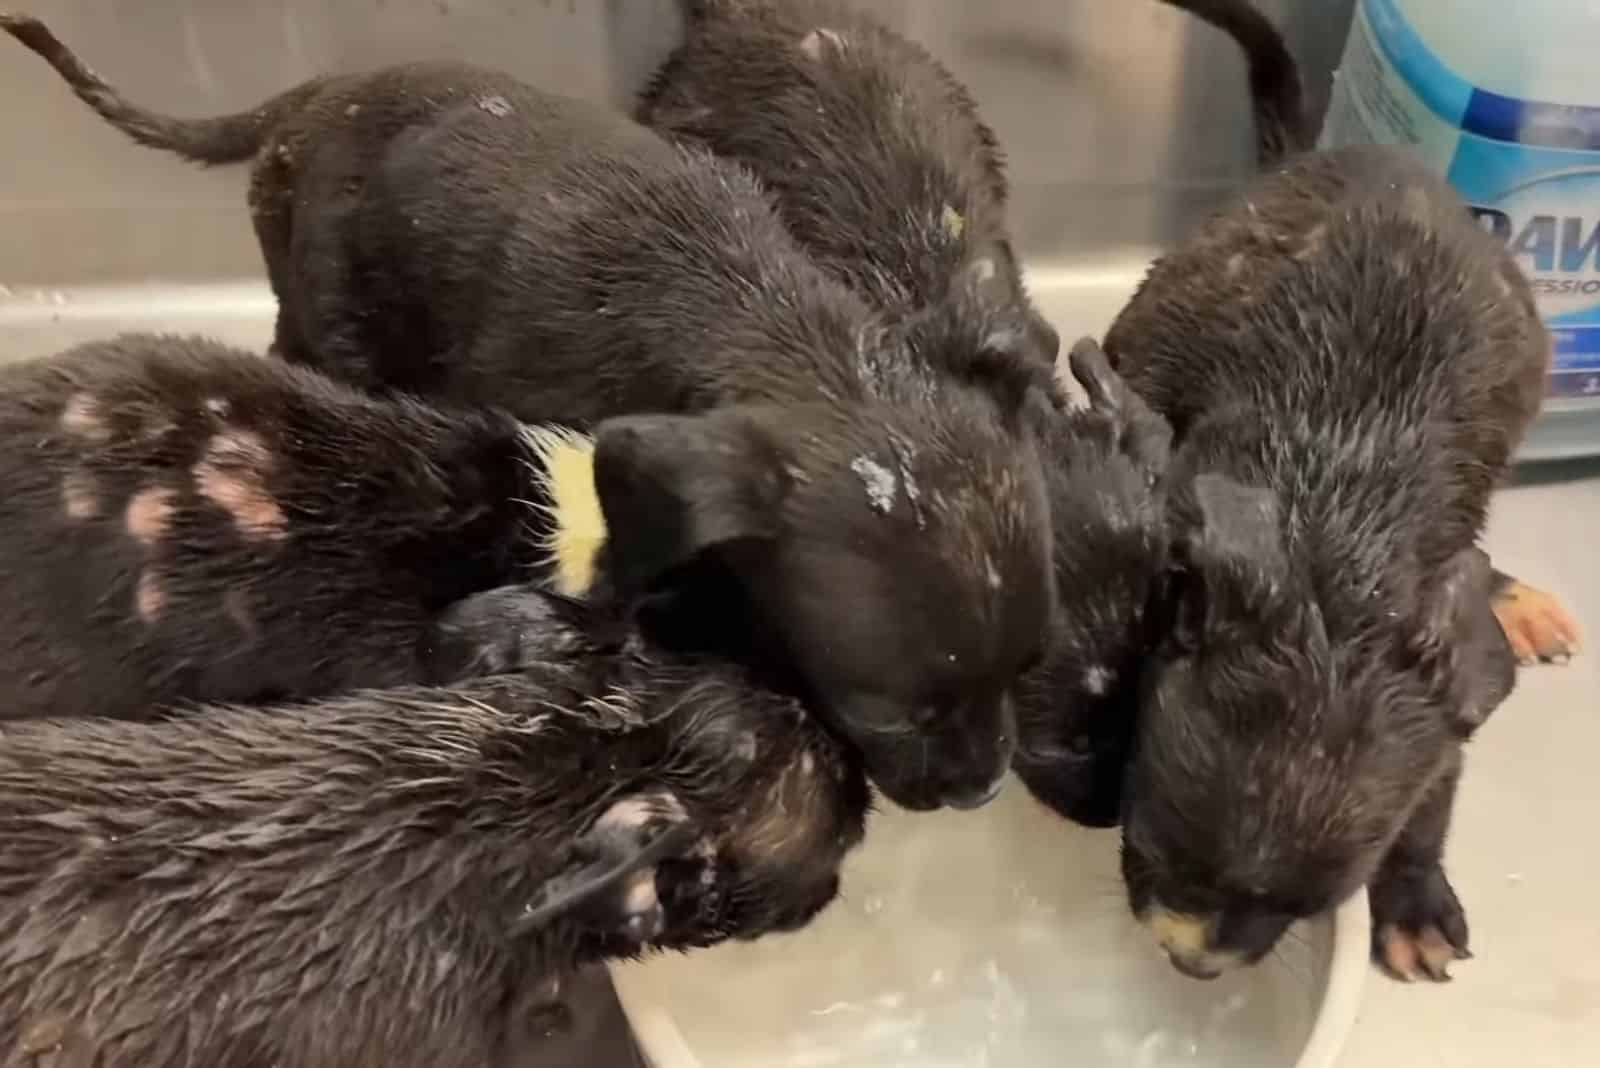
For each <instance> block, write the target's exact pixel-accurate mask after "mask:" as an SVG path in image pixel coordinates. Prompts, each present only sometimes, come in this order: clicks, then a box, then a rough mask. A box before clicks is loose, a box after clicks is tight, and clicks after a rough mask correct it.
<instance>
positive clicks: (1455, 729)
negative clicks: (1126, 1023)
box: [1106, 148, 1549, 978]
mask: <svg viewBox="0 0 1600 1068" xmlns="http://www.w3.org/2000/svg"><path fill="white" fill-rule="evenodd" d="M1106 349H1107V351H1108V353H1110V354H1111V355H1112V357H1113V358H1114V359H1115V360H1116V361H1118V367H1119V370H1120V371H1121V372H1122V373H1123V374H1124V375H1125V377H1126V378H1127V381H1128V384H1129V385H1130V386H1132V387H1133V388H1134V389H1135V390H1137V391H1138V392H1139V393H1140V394H1141V395H1143V396H1144V397H1145V398H1147V399H1148V400H1149V402H1150V403H1151V405H1152V407H1154V408H1155V409H1156V410H1157V411H1158V412H1161V413H1162V414H1163V415H1165V416H1166V417H1167V418H1168V419H1169V420H1170V422H1171V424H1172V429H1173V433H1174V442H1175V451H1174V454H1173V459H1172V467H1171V469H1170V470H1169V472H1168V487H1167V489H1166V494H1167V500H1168V509H1169V513H1170V514H1171V516H1172V537H1173V542H1174V548H1173V553H1174V558H1175V563H1174V575H1173V582H1174V593H1173V597H1172V604H1173V616H1172V619H1171V621H1170V637H1169V638H1167V639H1166V640H1165V641H1164V642H1163V643H1162V645H1161V646H1160V647H1159V648H1158V650H1157V654H1156V657H1155V659H1154V662H1153V664H1152V666H1151V667H1150V668H1149V670H1148V675H1149V677H1148V680H1147V683H1146V696H1145V700H1144V702H1143V706H1142V708H1141V712H1140V722H1139V727H1138V736H1137V745H1136V756H1135V761H1134V765H1133V768H1132V771H1131V775H1130V780H1129V784H1128V803H1127V810H1126V814H1125V835H1124V851H1123V868H1124V874H1125V876H1126V878H1127V883H1128V891H1129V895H1130V899H1131V902H1132V905H1133V908H1134V910H1135V911H1136V913H1138V915H1139V916H1140V917H1141V918H1143V919H1144V920H1145V922H1146V923H1148V924H1149V925H1150V926H1151V927H1152V929H1153V930H1154V931H1155V932H1156V933H1157V935H1158V936H1159V937H1160V939H1161V941H1162V944H1163V945H1164V946H1165V947H1166V949H1167V951H1168V952H1169V954H1170V955H1171V957H1172V959H1173V962H1174V963H1175V964H1176V965H1178V967H1180V968H1181V969H1183V970H1184V971H1187V972H1189V973H1191V974H1195V975H1214V974H1216V973H1217V972H1219V971H1220V970H1222V969H1224V968H1227V967H1230V966H1233V965H1237V964H1239V963H1241V962H1252V961H1255V960H1257V959H1259V958H1260V957H1261V956H1263V955H1264V954H1265V953H1266V952H1267V951H1268V950H1270V949H1271V947H1272V946H1273V944H1274V943H1275V942H1276V941H1277V939H1278V937H1279V936H1280V935H1281V933H1282V932H1283V931H1284V929H1285V928H1286V927H1287V926H1288V924H1289V923H1290V922H1291V921H1292V920H1293V919H1295V918H1297V917H1302V916H1308V915H1311V914H1312V913H1315V912H1317V911H1320V910H1322V909H1324V908H1327V907H1328V906H1330V905H1332V904H1334V903H1336V902H1337V901H1339V900H1340V899H1341V898H1343V897H1344V896H1346V895H1347V894H1349V893H1350V892H1352V891H1354V890H1355V889H1356V888H1358V887H1359V886H1361V885H1362V884H1369V887H1370V891H1371V895H1372V907H1373V915H1374V920H1375V922H1376V926H1375V931H1376V938H1377V950H1378V953H1379V956H1380V959H1381V960H1383V961H1385V962H1386V963H1387V964H1388V965H1389V966H1390V967H1391V968H1392V969H1393V970H1395V971H1397V972H1399V973H1401V974H1404V975H1406V976H1408V977H1409V976H1411V975H1414V974H1427V975H1429V976H1431V977H1434V978H1443V977H1444V976H1445V975H1446V966H1447V963H1448V961H1449V960H1450V959H1452V958H1453V957H1455V956H1456V955H1458V954H1465V952H1466V949H1467V929H1466V924H1465V920H1464V918H1463V916H1462V912H1461V909H1460V906H1459V904H1458V903H1457V901H1456V899H1455V895H1454V894H1453V892H1452V891H1451V889H1450V885H1449V883H1448V882H1447V881H1446V879H1445V876H1444V872H1443V870H1442V868H1441V867H1440V857H1441V853H1442V850H1443V845H1444V832H1445V828H1446V824H1447V822H1448V814H1449V809H1450V804H1451V800H1452V797H1453V793H1454V786H1455V779H1456V775H1457V773H1458V769H1459V763H1460V750H1461V743H1462V742H1463V741H1464V740H1465V739H1466V738H1468V737H1470V736H1471V734H1472V732H1473V730H1474V729H1475V728H1476V727H1477V726H1478V725H1479V724H1480V723H1481V722H1482V721H1483V719H1484V718H1485V717H1486V716H1487V715H1488V714H1489V712H1490V711H1491V710H1492V709H1493V708H1494V707H1495V706H1496V705H1497V704H1498V703H1499V701H1500V700H1501V699H1502V698H1503V697H1504V696H1505V695H1506V693H1508V692H1509V690H1510V688H1511V685H1512V681H1513V679H1514V668H1515V664H1514V660H1513V658H1512V656H1511V652H1510V647H1509V645H1508V644H1507V642H1506V638H1505V634H1504V633H1503V631H1502V630H1501V629H1500V627H1499V626H1498V625H1497V623H1496V621H1495V619H1494V616H1493V615H1492V613H1491V611H1490V606H1489V595H1490V588H1491V572H1490V568H1489V566H1488V561H1487V558H1486V557H1484V555H1483V554H1482V553H1481V552H1480V551H1479V550H1478V549H1477V548H1476V547H1475V543H1476V540H1477V538H1478V536H1479V534H1480V533H1481V531H1482V527H1483V522H1484V517H1485V513H1486V510H1487V507H1488V500H1489V494H1490V491H1491V490H1492V489H1493V488H1494V487H1495V486H1496V485H1497V483H1498V482H1499V480H1500V479H1501V478H1502V476H1503V475H1504V474H1505V472H1506V470H1507V466H1508V464H1509V461H1510V457H1511V454H1512V452H1513V450H1514V448H1515V446H1516V444H1517V442H1518V441H1519V440H1520V438H1521V436H1522V433H1523V431H1524V429H1525V428H1526V426H1527V424H1528V423H1529V421H1530V420H1531V419H1532V418H1533V416H1534V415H1535V413H1536V412H1537V411H1538V408H1539V403H1540V398H1541V392H1542V389H1543V383H1544V375H1545V371H1546V367H1547V363H1548V359H1549V345H1548V337H1547V335H1546V332H1545V330H1544V327H1543V326H1542V325H1541V323H1540V322H1539V318H1538V316H1537V314H1536V312H1535V309H1534V305H1533V301H1532V297H1531V294H1530V292H1529V289H1528V286H1527V284H1526V282H1525V281H1524V280H1523V278H1522V276H1521V274H1520V273H1519V272H1518V271H1517V269H1516V266H1515V264H1514V263H1512V261H1511V260H1510V259H1509V258H1508V257H1507V256H1506V255H1505V253H1504V250H1503V249H1500V248H1498V247H1497V246H1496V245H1495V244H1494V242H1493V241H1492V240H1491V239H1490V238H1489V237H1488V236H1487V235H1485V234H1483V233H1482V232H1481V231H1479V230H1478V229H1477V228H1476V227H1475V226H1473V225H1472V224H1471V222H1470V221H1469V219H1468V216H1467V214H1466V211H1465V209H1464V208H1463V206H1462V204H1461V202H1460V199H1459V198H1458V197H1457V196H1456V195H1455V194H1454V193H1453V192H1452V191H1451V190H1450V189H1449V188H1448V186H1446V185H1445V184H1444V183H1443V182H1442V181H1441V180H1439V179H1438V178H1437V177H1435V176H1433V175H1431V174H1429V173H1428V172H1427V171H1426V170H1425V169H1424V168H1422V167H1421V165H1420V164H1419V163H1417V162H1416V161H1415V160H1414V159H1413V158H1412V157H1410V156H1409V155H1407V154H1405V153H1403V152H1401V151H1398V150H1391V149H1378V148H1372V149H1349V150H1342V151H1338V152H1331V153H1326V154H1308V155H1303V156H1300V157H1298V158H1296V159H1292V160H1290V161H1288V162H1287V163H1285V164H1283V165H1281V166H1280V167H1279V168H1278V169H1277V170H1276V171H1275V172H1274V173H1272V174H1270V175H1269V176H1267V177H1266V178H1264V179H1262V180H1261V181H1259V182H1257V183H1255V184H1254V185H1253V186H1252V187H1250V188H1249V189H1248V190H1246V191H1245V192H1244V193H1243V194H1242V195H1241V196H1239V197H1238V198H1237V200H1236V201H1235V202H1234V203H1233V204H1232V205H1231V206H1229V207H1227V208H1226V209H1224V210H1222V211H1221V212H1219V213H1218V214H1217V215H1216V216H1215V217H1213V218H1212V219H1210V220H1209V221H1207V222H1206V223H1205V224H1204V225H1203V226H1201V227H1200V229H1199V230H1198V232H1197V233H1196V234H1195V235H1194V236H1193V237H1192V238H1191V239H1190V240H1189V241H1187V242H1186V243H1185V244H1184V245H1182V246H1181V247H1180V248H1179V249H1177V250H1176V251H1174V252H1173V253H1171V254H1169V255H1167V256H1165V257H1163V258H1162V259H1161V260H1159V261H1158V262H1157V263H1156V265H1155V266H1154V267H1153V268H1152V269H1151V272H1150V275H1149V277H1148V278H1147V280H1146V281H1145V283H1144V284H1143V285H1142V286H1141V287H1140V290H1139V292H1138V293H1137V295H1136V296H1135V297H1134V299H1133V301H1132V302H1131V303H1130V304H1129V306H1128V307H1127V308H1126V309H1125V310H1124V311H1123V313H1122V314H1121V315H1120V316H1119V317H1118V319H1117V321H1116V323H1115V324H1114V325H1113V327H1112V329H1111V331H1110V332H1109V333H1108V335H1107V337H1106Z"/></svg>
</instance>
